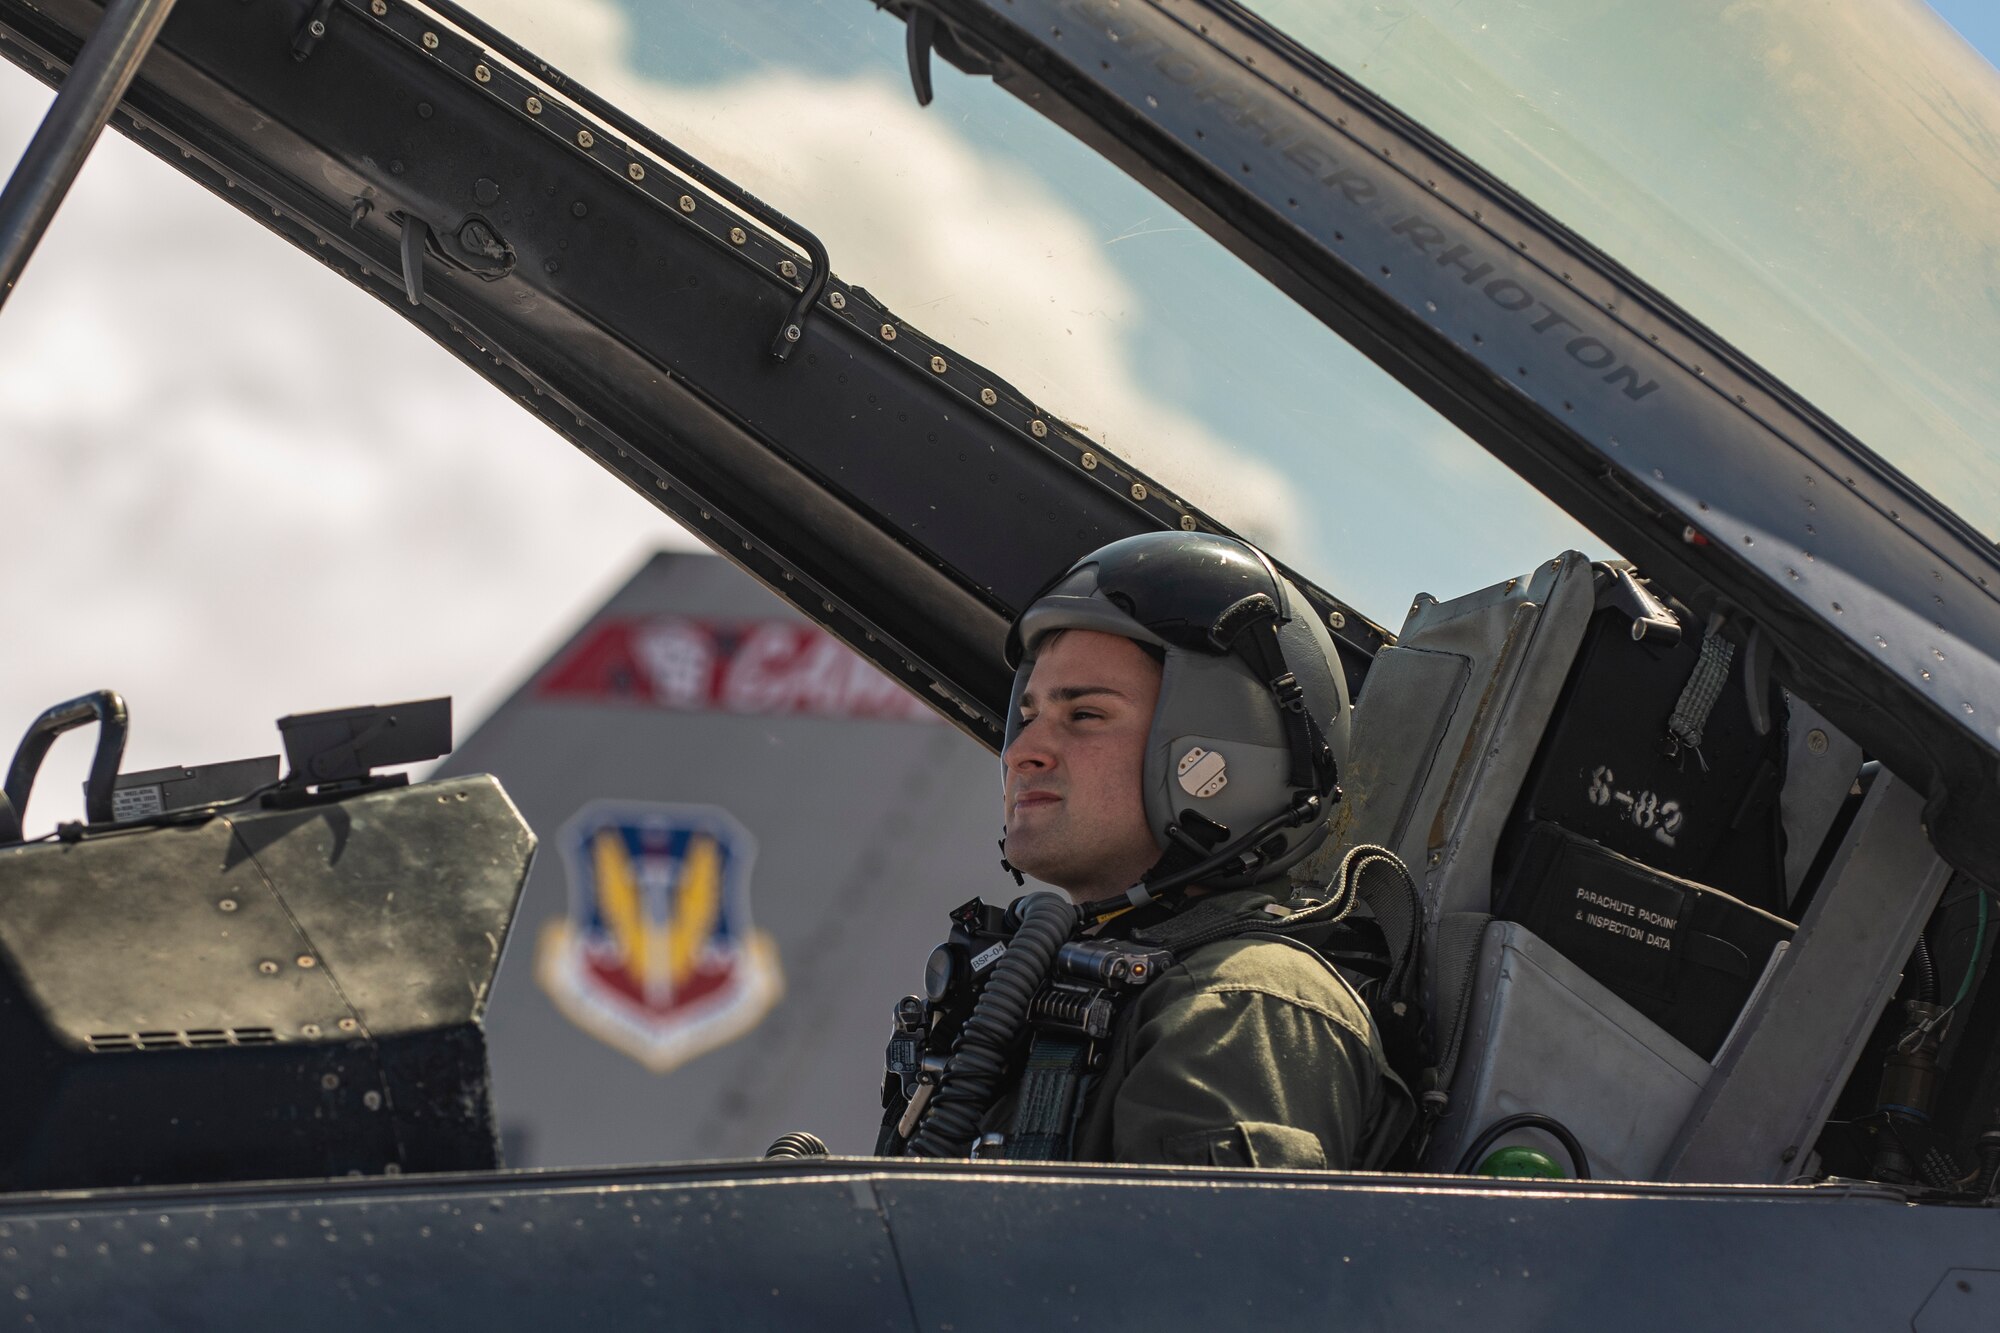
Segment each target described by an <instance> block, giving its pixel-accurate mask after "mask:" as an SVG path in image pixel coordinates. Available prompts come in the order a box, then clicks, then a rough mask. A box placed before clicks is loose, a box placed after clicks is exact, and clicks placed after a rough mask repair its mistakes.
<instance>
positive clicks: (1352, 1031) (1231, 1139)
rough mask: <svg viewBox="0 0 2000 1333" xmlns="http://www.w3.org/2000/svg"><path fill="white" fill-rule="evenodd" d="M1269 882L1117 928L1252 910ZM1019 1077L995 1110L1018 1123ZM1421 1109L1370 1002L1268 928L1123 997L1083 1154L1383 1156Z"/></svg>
mask: <svg viewBox="0 0 2000 1333" xmlns="http://www.w3.org/2000/svg"><path fill="white" fill-rule="evenodd" d="M1273 901H1274V900H1273V898H1272V896H1271V895H1270V894H1267V893H1263V892H1261V891H1259V890H1255V889H1243V890H1237V891H1235V892H1231V893H1220V894H1215V895H1211V896H1209V897H1205V898H1200V899H1197V900H1195V902H1194V903H1191V904H1190V905H1189V907H1188V908H1187V909H1186V910H1185V911H1184V912H1183V913H1181V914H1177V915H1176V916H1173V917H1167V918H1165V919H1164V920H1156V921H1154V922H1153V923H1151V924H1150V925H1147V926H1138V927H1129V926H1128V927H1127V928H1126V929H1124V930H1119V929H1117V927H1118V926H1119V924H1120V923H1119V922H1117V921H1114V922H1112V923H1110V929H1109V931H1108V933H1117V934H1123V935H1129V936H1130V937H1131V938H1133V939H1136V940H1139V941H1141V942H1145V943H1154V944H1160V945H1162V946H1165V947H1173V937H1174V936H1175V935H1176V934H1181V935H1185V934H1187V933H1188V932H1189V928H1190V927H1198V926H1199V924H1200V922H1201V921H1203V920H1211V921H1212V920H1217V919H1221V918H1229V917H1239V916H1250V917H1252V918H1253V919H1254V918H1255V917H1256V915H1257V914H1258V913H1260V912H1262V910H1263V908H1264V907H1265V906H1266V905H1267V904H1269V903H1271V902H1273ZM1015 1091H1016V1090H1014V1089H1009V1090H1008V1091H1007V1092H1006V1093H1005V1094H1003V1096H1002V1097H1001V1098H1000V1100H999V1102H998V1103H997V1104H996V1105H995V1106H994V1108H993V1111H992V1113H991V1114H989V1115H988V1117H987V1118H986V1126H987V1127H988V1128H991V1129H999V1130H1001V1131H1002V1132H1005V1131H1006V1129H1007V1127H1008V1126H1010V1125H1011V1124H1012V1123H1013V1116H1014V1111H1013V1108H1014V1103H1015V1100H1016V1098H1015ZM1413 1116H1414V1107H1413V1104H1412V1101H1411V1098H1410V1094H1409V1091H1408V1090H1407V1089H1406V1088H1405V1087H1404V1086H1403V1083H1402V1081H1401V1080H1400V1079H1398V1078H1397V1077H1396V1075H1395V1074H1394V1072H1392V1071H1391V1070H1390V1068H1389V1064H1388V1061H1387V1059H1386V1058H1385V1056H1384V1055H1383V1052H1382V1043H1381V1039H1380V1037H1379V1036H1378V1035H1377V1034H1376V1032H1375V1027H1374V1024H1373V1023H1372V1021H1371V1020H1370V1019H1369V1016H1368V1010H1367V1008H1366V1006H1364V1005H1363V1004H1362V1002H1361V999H1360V997H1359V996H1357V995H1356V994H1355V993H1354V990H1353V988H1352V987H1351V986H1349V985H1348V984H1347V982H1346V981H1345V980H1343V979H1342V978H1341V977H1339V976H1338V975H1337V974H1335V973H1334V972H1333V970H1332V969H1331V968H1329V967H1328V966H1327V965H1326V963H1324V962H1323V961H1321V959H1320V958H1319V957H1318V956H1317V955H1316V954H1314V953H1313V952H1312V951H1311V950H1309V949H1307V948H1306V947H1304V946H1303V945H1301V944H1298V943H1296V942H1292V941H1288V940H1282V939H1274V938H1269V937H1262V938H1258V937H1252V938H1241V937H1239V938H1235V939H1226V940H1221V941H1217V942H1214V943H1210V944H1205V945H1201V946H1199V947H1196V948H1194V949H1192V950H1190V951H1189V952H1188V953H1187V954H1186V955H1185V956H1181V955H1180V953H1179V951H1178V950H1176V958H1175V962H1174V965H1173V966H1172V967H1171V968H1169V969H1167V971H1166V972H1164V973H1162V974H1161V975H1160V976H1159V977H1157V978H1156V979H1154V980H1153V981H1152V982H1151V983H1150V984H1149V985H1147V986H1145V987H1144V988H1142V989H1141V990H1139V991H1138V992H1137V993H1136V994H1135V996H1134V997H1133V998H1132V999H1131V1000H1129V1001H1128V1002H1127V1003H1126V1005H1125V1007H1124V1008H1123V1009H1122V1010H1121V1011H1120V1013H1119V1015H1118V1018H1117V1022H1116V1026H1115V1027H1114V1029H1113V1031H1112V1035H1111V1038H1110V1041H1109V1045H1108V1047H1107V1049H1106V1052H1105V1057H1104V1061H1103V1064H1102V1065H1101V1067H1100V1068H1099V1070H1098V1072H1097V1075H1096V1077H1095V1079H1094V1081H1093V1082H1092V1083H1091V1084H1090V1086H1089V1087H1088V1088H1087V1089H1086V1090H1085V1093H1084V1100H1083V1108H1082V1112H1081V1115H1080V1117H1079V1118H1078V1121H1077V1127H1076V1131H1075V1134H1074V1137H1073V1140H1072V1153H1071V1156H1072V1158H1073V1159H1074V1160H1077V1161H1112V1162H1169V1163H1185V1164H1192V1165H1209V1166H1259V1167H1289V1168H1302V1167H1303V1168H1329V1169H1334V1170H1342V1169H1349V1168H1352V1169H1357V1170H1360V1169H1368V1168H1371V1167H1375V1166H1379V1165H1380V1164H1381V1161H1382V1159H1383V1158H1384V1157H1385V1156H1386V1155H1387V1154H1388V1153H1389V1152H1390V1151H1391V1150H1393V1149H1394V1148H1395V1146H1396V1145H1397V1144H1398V1143H1399V1142H1400V1141H1401V1140H1402V1137H1403V1135H1404V1133H1405V1132H1406V1131H1407V1130H1408V1128H1409V1126H1410V1124H1411V1121H1412V1118H1413Z"/></svg>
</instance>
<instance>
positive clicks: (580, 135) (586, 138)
mask: <svg viewBox="0 0 2000 1333" xmlns="http://www.w3.org/2000/svg"><path fill="white" fill-rule="evenodd" d="M596 143H597V136H596V135H594V134H592V133H591V132H590V131H589V130H578V131H577V132H576V146H577V147H578V148H589V147H592V146H594V145H595V144H596Z"/></svg>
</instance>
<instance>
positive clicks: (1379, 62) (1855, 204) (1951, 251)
mask: <svg viewBox="0 0 2000 1333" xmlns="http://www.w3.org/2000/svg"><path fill="white" fill-rule="evenodd" d="M1247 6H1248V8H1250V9H1252V10H1253V11H1255V12H1256V13H1258V14H1259V15H1260V16H1261V17H1263V18H1264V19H1265V20H1266V21H1268V22H1269V23H1271V24H1273V25H1274V26H1276V27H1278V28H1281V29H1283V30H1285V31H1286V32H1287V33H1288V34H1289V35H1290V36H1291V37H1293V38H1294V39H1296V40H1297V41H1299V42H1301V43H1303V44H1304V45H1306V46H1308V47H1310V48H1311V49H1312V50H1313V51H1314V52H1315V53H1316V54H1318V55H1319V56H1320V57H1321V58H1323V59H1325V60H1326V61H1328V62H1329V63H1330V64H1332V65H1334V66H1335V67H1337V68H1338V69H1340V70H1341V71H1342V72H1343V73H1345V74H1346V75H1348V76H1349V77H1351V78H1353V79H1356V80H1358V81H1359V82H1361V83H1363V84H1365V85H1366V86H1367V87H1369V88H1370V89H1371V90H1373V91H1374V92H1376V93H1378V94H1379V95H1381V96H1382V97H1384V98H1386V99H1387V100H1388V101H1390V102H1391V103H1393V104H1394V105H1395V106H1396V107H1397V108H1398V109H1399V110H1401V111H1403V112H1404V113H1405V114H1407V115H1409V116H1411V117H1413V118H1414V119H1416V120H1417V121H1419V122H1421V123H1422V124H1423V125H1424V126H1425V127H1426V128H1427V129H1429V130H1430V131H1432V132H1433V133H1435V134H1437V135H1439V136H1440V137H1442V138H1443V139H1445V140H1446V141H1447V142H1449V143H1450V144H1451V145H1452V146H1453V147H1455V148H1457V149H1458V150H1459V151H1460V152H1462V153H1464V154H1465V155H1466V156H1468V157H1470V158H1472V159H1473V160H1474V161H1476V162H1477V163H1478V164H1479V165H1480V166H1482V167H1484V168H1485V169H1486V170H1487V171H1489V172H1491V173H1492V174H1494V175H1496V176H1498V177H1499V178H1500V179H1501V180H1503V181H1505V182H1506V183H1507V184H1508V185H1510V186H1512V187H1513V188H1514V189H1515V190H1517V191H1519V192H1520V193H1521V194H1523V195H1525V196H1526V197H1527V198H1528V199H1530V200H1531V201H1533V202H1534V203H1535V204H1537V205H1539V206H1540V207H1541V208H1542V209H1544V210H1545V211H1547V212H1549V213H1551V214H1552V215H1554V216H1555V217H1556V218H1557V219H1558V220H1559V221H1561V222H1563V223H1565V224H1566V225H1568V226H1569V227H1570V228H1571V229H1572V230H1574V231H1576V232H1577V233H1578V234H1580V235H1581V236H1583V237H1584V239H1586V240H1587V241H1589V242H1591V243H1592V244H1594V245H1596V246H1597V247H1598V248H1599V249H1601V250H1604V251H1605V252H1606V253H1608V254H1609V255H1610V256H1611V257H1612V258H1613V259H1615V260H1617V261H1618V262H1620V263H1622V264H1623V265H1625V266H1626V267H1627V268H1629V269H1631V270H1632V271H1633V272H1635V273H1636V274H1638V276H1639V277H1640V278H1642V279H1644V280H1645V281H1647V282H1649V283H1650V284H1652V285H1653V286H1654V287H1656V288H1657V289H1659V290H1660V291H1662V292H1663V293H1665V294H1666V295H1667V296H1668V297H1669V298H1670V299H1672V300H1674V301H1676V302H1677V303H1679V304H1680V305H1681V306H1682V307H1683V308H1685V309H1687V310H1688V311H1689V312H1691V313H1692V314H1693V315H1694V316H1695V317H1696V318H1697V319H1699V320H1701V321H1702V322H1704V323H1706V324H1707V325H1708V326H1709V327H1711V328H1712V329H1714V330H1715V331H1716V332H1717V333H1719V334H1721V335H1722V336H1723V337H1724V338H1725V339H1727V340H1728V341H1730V342H1731V343H1733V344H1735V346H1736V347H1737V348H1738V349H1740V350H1741V351H1743V352H1744V353H1746V354H1747V355H1749V356H1750V357H1751V358H1753V359H1754V360H1756V361H1757V362H1759V363H1760V364H1762V365H1763V366H1764V368H1765V369H1767V370H1769V371H1770V372H1772V373H1773V374H1775V375H1776V376H1777V377H1778V378H1779V379H1781V380H1783V381H1785V382H1786V383H1787V384H1789V385H1790V386H1791V387H1792V388H1793V389H1794V390H1795V391H1797V392H1798V393H1799V394H1801V395H1803V396H1804V397H1805V398H1806V399H1807V400H1808V401H1809V402H1811V403H1812V404H1813V405H1814V406H1816V407H1817V408H1819V410H1820V411H1822V412H1823V413H1825V414H1827V415H1829V416H1831V417H1832V418H1833V419H1834V420H1835V421H1837V422H1838V423H1839V424H1840V425H1841V426H1843V427H1845V428H1846V429H1847V430H1848V431H1849V432H1851V433H1852V434H1853V435H1855V436H1857V437H1858V438H1859V439H1860V440H1861V442H1862V443H1863V444H1864V445H1866V446H1867V447H1868V448H1870V449H1872V450H1874V451H1875V452H1876V453H1877V454H1879V455H1881V456H1882V457H1884V458H1886V459H1887V460H1888V461H1889V462H1890V463H1891V464H1892V465H1893V466H1895V467H1896V468H1898V469H1900V470H1901V471H1902V472H1903V473H1904V474H1905V475H1907V476H1909V477H1911V478H1912V479H1914V480H1915V481H1916V482H1917V483H1918V484H1919V485H1921V486H1923V487H1924V488H1925V489H1927V490H1929V491H1930V492H1931V493H1932V494H1933V495H1935V496H1936V497H1938V498H1939V499H1940V500H1941V501H1942V502H1943V503H1944V504H1945V506H1946V507H1947V508H1950V509H1952V510H1954V511H1955V512H1957V513H1958V515H1959V516H1960V517H1961V518H1963V519H1965V520H1966V521H1967V522H1968V523H1970V524H1971V525H1973V527H1974V528H1976V529H1977V530H1978V531H1979V532H1980V533H1981V534H1982V535H1984V536H1985V537H1986V538H1987V539H1989V540H1991V539H1993V538H1994V537H1995V536H1996V535H1997V534H2000V466H1996V463H2000V75H1997V74H1996V73H1995V71H1994V69H1993V67H1992V66H1991V65H1990V64H1988V63H1987V62H1986V60H1985V59H1984V58H1983V57H1982V56H1980V55H1979V54H1978V53H1977V52H1975V51H1974V50H1973V49H1972V48H1971V47H1969V46H1968V45H1966V43H1965V42H1964V41H1963V40H1962V39H1961V38H1960V37H1959V36H1958V35H1957V34H1956V33H1954V32H1953V31H1952V30H1951V29H1950V28H1949V27H1948V26H1946V24H1945V23H1944V22H1943V21H1942V20H1941V19H1940V18H1938V16H1937V15H1936V14H1935V13H1934V12H1933V11H1932V10H1931V9H1930V8H1928V7H1927V6H1926V5H1924V4H1922V3H1920V2H1919V0H1766V2H1765V3H1759V4H1754V5H1750V4H1743V3H1740V0H1679V3H1676V4H1671V5H1642V4H1629V3H1622V2H1621V0H1247Z"/></svg>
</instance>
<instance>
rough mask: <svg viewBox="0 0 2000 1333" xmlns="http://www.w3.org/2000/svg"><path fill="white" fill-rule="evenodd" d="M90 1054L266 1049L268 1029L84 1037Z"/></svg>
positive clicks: (272, 1039)
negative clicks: (224, 1048) (226, 1048)
mask: <svg viewBox="0 0 2000 1333" xmlns="http://www.w3.org/2000/svg"><path fill="white" fill-rule="evenodd" d="M84 1040H85V1042H86V1043H87V1044H88V1045H89V1047H90V1049H91V1050H93V1051H100V1052H101V1051H186V1050H198V1049H200V1048H202V1047H206V1046H269V1045H271V1044H273V1043H274V1042H276V1041H277V1040H278V1034H277V1033H276V1032H275V1031H274V1030H272V1029H271V1028H189V1029H188V1030H187V1031H185V1032H98V1033H93V1034H92V1035H91V1036H89V1037H86V1038H85V1039H84Z"/></svg>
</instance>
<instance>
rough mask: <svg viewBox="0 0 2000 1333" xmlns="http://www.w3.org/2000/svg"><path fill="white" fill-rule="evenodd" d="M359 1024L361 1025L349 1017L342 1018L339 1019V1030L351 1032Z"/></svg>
mask: <svg viewBox="0 0 2000 1333" xmlns="http://www.w3.org/2000/svg"><path fill="white" fill-rule="evenodd" d="M360 1026H361V1025H360V1024H359V1023H357V1022H355V1021H354V1020H353V1019H351V1018H343V1019H341V1020H340V1030H341V1031H342V1032H352V1031H354V1030H355V1029H356V1028H358V1027H360Z"/></svg>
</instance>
